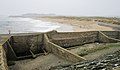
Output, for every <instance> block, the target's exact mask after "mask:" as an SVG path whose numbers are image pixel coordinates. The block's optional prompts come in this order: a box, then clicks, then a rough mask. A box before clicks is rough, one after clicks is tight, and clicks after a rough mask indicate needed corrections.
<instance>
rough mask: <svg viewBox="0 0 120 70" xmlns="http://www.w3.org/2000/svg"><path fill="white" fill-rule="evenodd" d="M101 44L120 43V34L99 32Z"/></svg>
mask: <svg viewBox="0 0 120 70" xmlns="http://www.w3.org/2000/svg"><path fill="white" fill-rule="evenodd" d="M98 37H99V42H102V43H115V42H120V40H119V34H118V32H113V31H111V32H100V31H99V35H98Z"/></svg>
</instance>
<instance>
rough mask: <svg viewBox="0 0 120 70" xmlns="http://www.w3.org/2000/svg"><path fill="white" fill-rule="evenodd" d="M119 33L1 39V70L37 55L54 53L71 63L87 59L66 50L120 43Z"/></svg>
mask: <svg viewBox="0 0 120 70" xmlns="http://www.w3.org/2000/svg"><path fill="white" fill-rule="evenodd" d="M119 39H120V32H119V31H87V32H57V31H51V32H47V33H38V34H37V33H35V34H24V35H23V34H17V35H11V36H9V35H8V36H7V37H6V38H5V37H4V36H3V37H2V38H0V62H1V63H0V66H1V67H0V70H8V67H7V61H9V60H17V59H19V58H26V57H27V56H30V57H33V56H34V55H36V54H39V53H44V51H46V52H48V53H53V54H55V55H56V56H58V57H60V58H63V59H65V60H68V61H71V62H79V61H82V60H85V58H83V57H81V56H79V55H77V54H75V53H72V52H70V51H69V50H67V49H65V48H69V47H74V46H76V45H83V44H87V43H94V42H98V43H115V42H120V40H119Z"/></svg>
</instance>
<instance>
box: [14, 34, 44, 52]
mask: <svg viewBox="0 0 120 70" xmlns="http://www.w3.org/2000/svg"><path fill="white" fill-rule="evenodd" d="M43 46H44V45H43V34H39V35H23V36H13V37H12V47H13V49H14V51H15V53H16V54H22V53H26V52H28V51H29V50H30V49H31V50H32V51H33V52H34V53H38V52H41V50H42V48H43Z"/></svg>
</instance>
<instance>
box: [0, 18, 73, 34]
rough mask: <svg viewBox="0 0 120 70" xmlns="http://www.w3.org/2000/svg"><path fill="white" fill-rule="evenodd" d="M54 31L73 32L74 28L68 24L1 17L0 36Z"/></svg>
mask: <svg viewBox="0 0 120 70" xmlns="http://www.w3.org/2000/svg"><path fill="white" fill-rule="evenodd" d="M52 30H56V31H58V32H72V31H73V27H72V26H70V25H67V24H60V23H53V22H46V21H42V20H36V19H32V18H22V17H7V16H0V34H9V33H34V32H49V31H52Z"/></svg>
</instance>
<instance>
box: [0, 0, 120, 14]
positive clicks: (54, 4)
mask: <svg viewBox="0 0 120 70" xmlns="http://www.w3.org/2000/svg"><path fill="white" fill-rule="evenodd" d="M25 13H39V14H42V13H43V14H45V13H55V14H57V15H72V16H120V0H0V15H20V14H25Z"/></svg>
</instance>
